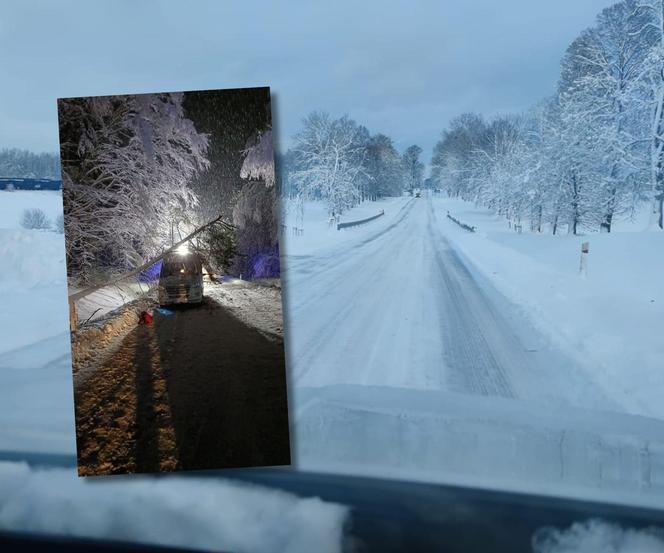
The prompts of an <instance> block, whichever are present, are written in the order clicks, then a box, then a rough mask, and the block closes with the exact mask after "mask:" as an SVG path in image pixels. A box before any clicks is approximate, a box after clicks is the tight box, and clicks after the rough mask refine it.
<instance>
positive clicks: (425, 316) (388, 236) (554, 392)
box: [286, 197, 617, 410]
mask: <svg viewBox="0 0 664 553" xmlns="http://www.w3.org/2000/svg"><path fill="white" fill-rule="evenodd" d="M443 207H444V205H443V203H441V201H440V200H439V199H438V198H432V197H424V198H417V199H411V200H406V199H404V203H403V204H402V206H401V208H400V212H399V213H398V214H397V215H396V216H395V217H394V218H393V220H392V222H391V224H389V225H387V226H386V227H384V228H381V229H377V230H376V231H375V232H373V233H371V232H365V233H364V234H362V235H358V240H357V241H356V242H354V243H351V244H350V245H349V244H348V243H347V242H346V243H345V244H344V246H343V247H342V248H330V249H328V250H324V251H321V252H320V253H319V254H317V255H311V256H299V257H297V256H293V257H290V258H288V262H287V271H286V273H287V274H286V280H287V284H288V291H289V295H288V296H287V301H288V304H287V306H288V309H287V310H286V312H287V313H288V316H289V317H290V320H289V321H288V322H289V323H290V325H291V327H290V328H291V329H292V331H291V334H290V336H291V341H290V347H291V351H290V356H291V357H290V358H291V367H292V370H293V372H292V378H293V379H294V382H295V385H296V386H297V387H305V388H310V387H321V386H328V385H335V384H360V385H372V386H389V387H397V388H411V389H427V390H432V389H438V390H446V391H450V392H459V393H465V394H473V395H485V396H503V397H517V398H522V399H528V400H547V401H554V402H559V403H563V404H565V403H570V404H577V405H585V406H588V405H589V404H590V405H592V406H593V407H594V408H598V409H610V410H614V409H615V408H616V407H617V406H616V405H614V404H612V403H611V402H610V401H609V400H608V399H606V397H605V396H604V394H603V393H602V392H601V390H600V389H599V388H598V387H597V386H595V385H594V384H593V383H592V382H591V381H590V379H588V378H587V377H586V376H585V375H584V373H583V371H582V369H581V368H579V367H577V366H575V364H574V363H573V362H572V361H571V360H570V359H567V358H566V357H564V355H563V354H562V353H560V352H558V351H556V349H555V347H553V346H552V345H551V344H549V343H548V341H547V340H546V339H545V338H544V337H543V336H541V335H539V334H538V333H537V332H536V331H535V330H534V329H532V328H531V326H530V325H529V324H528V323H527V322H526V321H525V320H524V318H523V317H522V316H521V314H520V312H519V311H518V309H516V308H515V306H513V305H511V304H510V303H509V302H508V301H507V300H506V299H505V298H504V297H503V296H501V295H500V294H499V293H498V292H497V291H496V290H495V289H494V288H493V287H492V286H491V284H490V283H488V282H487V281H486V280H485V279H483V278H482V277H481V276H480V275H479V273H478V272H477V271H475V270H474V269H473V267H472V266H471V265H470V264H469V263H468V262H467V261H465V260H464V259H463V257H462V255H461V254H460V253H459V252H457V251H456V250H455V249H454V247H453V246H452V245H451V244H450V242H449V241H448V240H447V239H446V237H445V232H446V228H448V225H451V224H452V223H451V222H449V221H448V220H447V218H446V217H445V212H444V209H443Z"/></svg>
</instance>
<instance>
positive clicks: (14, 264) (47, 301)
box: [0, 191, 68, 353]
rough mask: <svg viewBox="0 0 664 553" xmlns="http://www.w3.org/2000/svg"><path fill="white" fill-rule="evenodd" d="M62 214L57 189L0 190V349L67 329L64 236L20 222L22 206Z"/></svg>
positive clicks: (18, 345)
mask: <svg viewBox="0 0 664 553" xmlns="http://www.w3.org/2000/svg"><path fill="white" fill-rule="evenodd" d="M32 208H39V209H42V210H43V211H44V212H45V213H46V214H47V215H48V216H49V217H50V218H55V217H56V216H57V215H58V214H59V213H62V196H61V194H60V193H59V192H27V191H16V192H4V191H2V192H0V260H1V261H2V266H1V268H0V305H1V306H2V308H1V309H0V328H1V329H2V332H0V353H2V352H5V351H7V350H10V349H14V348H19V347H22V346H26V345H28V344H31V343H35V342H38V341H40V340H43V339H45V338H49V337H52V336H56V335H58V334H61V333H63V332H66V331H67V329H68V326H67V325H68V322H67V321H68V319H67V285H66V268H65V246H64V236H63V235H62V234H58V233H56V232H50V231H44V230H26V229H22V228H20V226H19V221H20V217H21V213H22V212H23V210H24V209H32Z"/></svg>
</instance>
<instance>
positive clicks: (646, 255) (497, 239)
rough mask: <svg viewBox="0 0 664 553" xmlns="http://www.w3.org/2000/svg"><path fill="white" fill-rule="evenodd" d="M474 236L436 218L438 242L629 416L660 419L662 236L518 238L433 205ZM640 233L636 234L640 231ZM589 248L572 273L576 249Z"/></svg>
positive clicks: (482, 218) (627, 231) (471, 210)
mask: <svg viewBox="0 0 664 553" xmlns="http://www.w3.org/2000/svg"><path fill="white" fill-rule="evenodd" d="M434 205H435V206H436V209H438V210H439V212H443V213H444V212H445V211H446V210H449V211H450V212H451V213H452V214H453V215H455V216H456V217H458V218H459V219H461V220H462V221H464V222H465V223H468V224H471V225H474V226H476V227H477V229H478V230H477V233H476V234H471V233H467V232H465V231H463V230H462V229H460V228H459V227H458V226H457V225H455V224H454V223H452V222H451V221H449V220H447V219H446V218H442V219H441V220H442V221H443V222H442V223H441V224H442V225H444V227H443V232H444V234H445V236H446V237H447V238H448V239H449V240H450V241H451V242H452V243H453V244H454V245H455V246H456V248H457V249H458V250H459V251H460V252H461V253H462V254H463V256H464V257H465V258H466V260H467V261H469V262H470V264H471V266H474V267H475V268H476V269H478V270H479V272H480V273H481V274H482V275H483V276H485V277H486V278H488V279H489V280H490V282H491V283H493V284H494V285H495V286H496V287H497V288H498V289H499V290H500V291H501V292H502V293H503V294H505V295H506V296H507V297H508V298H509V299H510V300H511V301H513V302H514V303H515V304H517V305H518V306H519V308H520V309H521V310H522V312H523V316H524V317H525V318H527V319H528V320H529V321H530V322H531V323H532V324H533V325H534V326H535V327H536V328H537V329H538V330H540V331H541V332H542V333H544V334H546V335H547V336H548V337H549V338H550V339H551V341H552V342H553V343H554V344H556V346H557V347H559V348H560V349H561V350H563V351H565V352H566V353H567V354H569V355H572V356H573V357H574V358H575V359H577V360H578V362H579V364H581V365H582V366H584V367H585V369H586V370H587V371H588V373H589V375H590V376H591V377H592V378H593V380H594V381H595V382H597V384H598V385H600V386H601V387H602V388H603V390H604V391H605V393H606V394H607V395H608V396H609V397H611V398H613V399H614V400H615V401H617V402H618V403H619V404H621V405H623V406H624V407H625V409H627V410H628V411H629V412H632V413H636V414H644V415H648V416H655V417H659V418H664V402H662V400H661V399H662V390H664V371H662V367H664V340H662V339H661V321H662V320H664V278H663V277H662V275H664V255H662V252H664V233H657V232H634V228H635V227H637V226H638V223H637V224H636V225H633V226H631V227H630V225H628V224H626V223H622V224H620V225H619V226H618V227H617V228H618V229H621V231H618V232H613V233H611V234H591V235H588V236H569V235H562V236H552V235H538V234H534V233H529V232H525V231H524V233H523V234H517V233H515V232H514V231H512V230H510V229H509V228H508V227H507V223H506V222H505V221H504V220H501V219H498V218H497V217H495V216H494V215H492V214H491V213H489V212H488V211H487V210H483V209H478V208H475V207H474V206H473V205H472V204H469V203H466V202H461V201H459V200H451V199H438V200H434ZM638 228H641V227H640V226H639V227H638ZM586 241H587V242H589V243H590V254H589V257H588V273H587V276H586V277H583V276H581V275H580V274H579V264H580V255H581V243H582V242H586Z"/></svg>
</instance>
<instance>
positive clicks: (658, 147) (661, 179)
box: [629, 0, 664, 230]
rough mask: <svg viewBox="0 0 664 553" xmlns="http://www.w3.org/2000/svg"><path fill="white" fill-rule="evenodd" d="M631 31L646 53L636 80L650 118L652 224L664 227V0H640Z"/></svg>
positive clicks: (648, 129)
mask: <svg viewBox="0 0 664 553" xmlns="http://www.w3.org/2000/svg"><path fill="white" fill-rule="evenodd" d="M629 19H630V26H631V27H632V28H634V29H635V30H634V31H633V32H632V33H631V35H632V36H635V37H636V38H637V39H638V40H639V45H640V48H641V49H642V51H643V52H644V59H643V61H642V63H641V64H640V71H639V72H638V74H637V75H636V77H635V79H634V89H635V91H636V93H635V95H636V97H637V98H639V99H640V102H641V103H642V105H643V108H644V109H645V111H646V113H648V120H647V124H646V129H647V132H646V133H644V134H645V136H644V142H645V143H646V144H647V146H648V149H649V164H648V173H649V181H650V190H649V196H650V201H651V204H652V209H651V226H652V227H657V228H659V229H660V230H661V229H664V0H638V1H637V2H635V3H634V8H633V10H632V11H631V14H630V16H629Z"/></svg>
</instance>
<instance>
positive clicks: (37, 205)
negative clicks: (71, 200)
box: [0, 190, 62, 229]
mask: <svg viewBox="0 0 664 553" xmlns="http://www.w3.org/2000/svg"><path fill="white" fill-rule="evenodd" d="M24 209H41V210H42V211H43V212H44V213H46V216H47V217H48V218H49V219H50V220H51V222H53V221H54V220H55V218H56V217H57V216H58V215H61V214H62V193H61V192H59V191H47V190H16V191H14V192H7V191H5V190H0V229H15V228H19V227H20V221H21V216H22V215H23V210H24Z"/></svg>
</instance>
